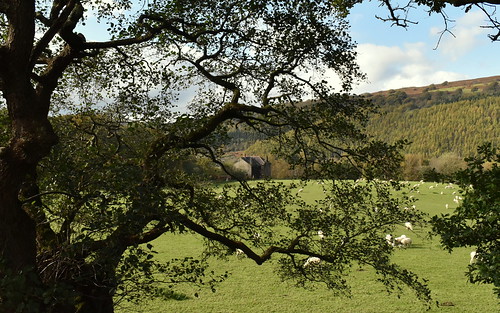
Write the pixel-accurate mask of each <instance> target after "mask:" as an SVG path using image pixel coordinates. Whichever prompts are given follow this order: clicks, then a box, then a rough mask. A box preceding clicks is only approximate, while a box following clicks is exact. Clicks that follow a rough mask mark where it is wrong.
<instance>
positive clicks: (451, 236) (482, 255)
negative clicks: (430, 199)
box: [432, 144, 500, 297]
mask: <svg viewBox="0 0 500 313" xmlns="http://www.w3.org/2000/svg"><path fill="white" fill-rule="evenodd" d="M467 163H468V167H467V169H465V170H462V171H459V172H458V173H457V174H456V179H457V181H458V182H459V183H460V185H461V187H462V190H463V194H462V196H463V201H461V202H460V205H459V206H458V207H457V208H456V209H455V212H454V213H453V214H445V215H441V216H439V217H438V216H436V217H433V219H432V223H433V229H434V231H435V232H436V233H438V234H439V235H440V238H441V243H442V245H443V246H444V247H445V248H446V249H448V250H449V251H451V250H453V249H454V248H457V247H471V248H473V249H475V251H476V252H477V257H476V261H475V262H472V263H471V265H470V266H469V270H468V273H467V275H468V277H469V280H470V281H471V282H473V283H489V284H493V286H494V287H495V292H496V293H497V295H498V296H499V297H500V278H499V276H498V273H499V267H500V260H499V255H500V232H499V229H500V225H499V222H500V216H499V213H500V168H499V164H500V154H499V153H498V152H497V150H496V148H494V147H493V146H492V145H491V144H485V145H483V146H481V147H479V149H478V155H477V156H476V157H472V158H469V159H467ZM488 163H489V168H487V167H486V166H488Z"/></svg>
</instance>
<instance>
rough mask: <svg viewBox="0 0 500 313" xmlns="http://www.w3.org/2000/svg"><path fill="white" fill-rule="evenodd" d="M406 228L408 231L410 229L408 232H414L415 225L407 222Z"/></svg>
mask: <svg viewBox="0 0 500 313" xmlns="http://www.w3.org/2000/svg"><path fill="white" fill-rule="evenodd" d="M405 227H406V229H408V230H413V225H412V224H411V223H410V222H406V223H405Z"/></svg>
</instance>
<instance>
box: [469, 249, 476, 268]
mask: <svg viewBox="0 0 500 313" xmlns="http://www.w3.org/2000/svg"><path fill="white" fill-rule="evenodd" d="M476 261H477V252H476V251H472V252H471V253H470V261H469V264H471V265H472V264H474V263H476Z"/></svg>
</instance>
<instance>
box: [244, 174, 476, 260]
mask: <svg viewBox="0 0 500 313" xmlns="http://www.w3.org/2000/svg"><path fill="white" fill-rule="evenodd" d="M423 183H424V182H423V181H420V183H417V184H415V185H414V186H413V188H418V187H419V186H420V185H421V184H423ZM435 187H437V184H436V185H431V186H430V187H429V189H433V188H435ZM444 188H445V189H453V188H454V187H453V185H452V184H451V183H450V184H448V185H446V186H445V187H444ZM302 191H303V189H299V190H298V193H300V192H302ZM417 192H418V190H417ZM441 194H443V192H441ZM453 194H454V195H455V194H456V192H453ZM410 197H413V196H410ZM460 200H462V197H460V196H455V198H454V199H453V202H455V203H456V204H459V201H460ZM414 207H415V206H413V208H414ZM446 208H448V204H446ZM405 209H409V208H405ZM404 226H405V227H406V229H407V230H409V231H413V225H412V223H411V222H406V223H405V224H404ZM317 234H318V237H319V239H320V240H323V239H325V234H324V233H323V231H321V230H318V232H317ZM385 240H386V242H387V244H389V245H390V246H392V247H394V248H408V247H409V246H410V245H411V244H412V239H411V238H410V237H407V236H406V235H404V234H403V235H401V236H399V237H394V236H393V235H392V234H387V235H386V236H385ZM236 255H238V256H244V255H245V253H244V252H243V250H241V249H236ZM477 258H478V253H477V252H476V251H472V252H471V253H470V262H469V263H470V264H474V263H475V262H476V261H477ZM320 263H321V259H320V258H319V257H315V256H311V257H308V258H307V259H306V260H305V262H304V264H303V265H302V267H303V268H308V267H310V266H315V265H318V264H320Z"/></svg>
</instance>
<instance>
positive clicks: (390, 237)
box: [385, 234, 395, 247]
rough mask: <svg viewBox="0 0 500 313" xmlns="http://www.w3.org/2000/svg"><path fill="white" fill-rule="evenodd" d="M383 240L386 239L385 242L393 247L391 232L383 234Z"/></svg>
mask: <svg viewBox="0 0 500 313" xmlns="http://www.w3.org/2000/svg"><path fill="white" fill-rule="evenodd" d="M385 241H387V243H388V244H389V245H391V246H393V247H394V245H395V244H394V238H393V237H392V235H391V234H387V235H385Z"/></svg>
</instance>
